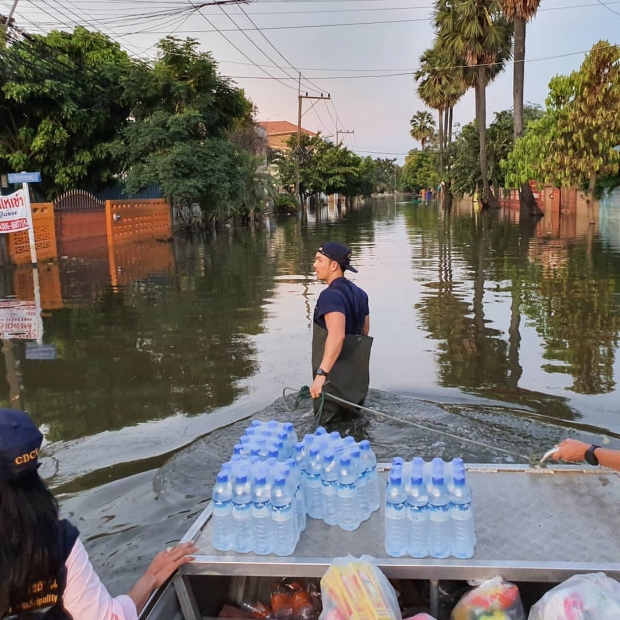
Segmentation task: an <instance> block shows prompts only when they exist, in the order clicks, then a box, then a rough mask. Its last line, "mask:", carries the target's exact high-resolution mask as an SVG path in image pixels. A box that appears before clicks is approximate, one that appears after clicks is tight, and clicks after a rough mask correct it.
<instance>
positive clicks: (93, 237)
mask: <svg viewBox="0 0 620 620" xmlns="http://www.w3.org/2000/svg"><path fill="white" fill-rule="evenodd" d="M54 214H55V220H56V238H57V239H58V254H59V256H84V255H85V254H88V253H89V252H91V251H93V250H97V249H99V250H100V249H101V248H105V247H106V246H107V234H108V233H107V226H106V212H105V202H104V201H103V200H99V199H98V198H96V197H95V196H93V195H92V194H91V193H89V192H85V191H82V190H72V191H69V192H66V193H65V194H62V196H59V197H58V198H57V199H56V200H55V201H54Z"/></svg>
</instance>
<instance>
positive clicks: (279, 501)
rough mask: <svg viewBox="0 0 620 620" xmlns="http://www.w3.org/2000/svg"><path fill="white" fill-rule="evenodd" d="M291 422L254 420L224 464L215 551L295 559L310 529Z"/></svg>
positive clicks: (217, 491)
mask: <svg viewBox="0 0 620 620" xmlns="http://www.w3.org/2000/svg"><path fill="white" fill-rule="evenodd" d="M296 443H297V435H296V434H295V431H294V429H293V425H292V424H290V423H286V424H281V423H279V422H276V421H275V420H272V421H270V422H259V421H254V422H252V425H251V426H250V427H249V428H248V429H247V430H246V432H245V434H244V435H243V437H242V438H241V439H240V441H239V443H237V444H236V445H235V447H234V449H233V455H232V456H231V458H230V460H229V461H228V462H226V463H224V464H223V465H222V468H221V469H220V472H219V473H218V474H217V477H216V482H215V486H214V488H213V493H212V500H213V516H212V519H213V546H214V547H215V548H216V549H218V550H219V551H236V552H237V553H250V552H253V553H256V554H258V555H267V554H270V553H275V554H276V555H281V556H286V555H291V554H292V553H293V552H294V551H295V547H296V546H297V542H298V541H299V536H300V534H301V532H303V531H304V530H305V529H306V504H305V495H304V489H303V486H302V478H301V476H300V474H299V471H298V469H297V464H296V463H295V460H294V459H293V458H291V456H292V454H293V446H294V445H295V444H296Z"/></svg>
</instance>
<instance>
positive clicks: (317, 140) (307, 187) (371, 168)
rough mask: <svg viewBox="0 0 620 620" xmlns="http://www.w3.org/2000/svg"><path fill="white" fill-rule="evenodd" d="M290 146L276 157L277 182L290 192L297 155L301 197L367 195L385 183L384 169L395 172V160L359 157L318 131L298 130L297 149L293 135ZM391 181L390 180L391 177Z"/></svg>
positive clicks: (293, 182) (292, 185)
mask: <svg viewBox="0 0 620 620" xmlns="http://www.w3.org/2000/svg"><path fill="white" fill-rule="evenodd" d="M288 146H289V147H290V150H289V151H288V152H287V153H283V154H281V155H280V156H279V157H278V159H277V160H276V163H277V166H278V178H279V182H280V185H281V186H282V187H284V188H285V189H286V190H287V191H288V192H290V193H292V192H293V191H294V187H295V180H296V158H297V157H299V162H300V167H299V189H300V193H301V196H302V198H303V199H304V200H305V199H306V198H307V197H309V196H319V195H321V194H327V195H331V194H341V195H343V196H348V197H352V196H369V195H371V194H372V193H373V192H375V191H377V190H378V189H381V188H384V187H386V186H387V183H388V182H389V181H390V180H389V179H385V175H386V171H387V170H389V171H391V172H392V173H393V176H394V178H395V174H396V173H395V172H394V168H393V165H394V164H393V162H394V161H395V160H373V159H372V158H371V157H366V158H361V157H359V156H358V155H356V154H355V153H352V152H351V151H349V150H348V149H347V148H346V147H345V146H343V145H342V144H340V145H335V144H333V143H332V142H329V141H327V140H324V139H323V138H322V137H321V135H320V134H317V135H316V136H307V135H305V134H302V137H301V143H300V148H299V151H298V153H297V154H296V153H295V150H294V149H295V148H296V146H297V137H296V136H294V137H291V138H290V140H289V142H288ZM391 182H392V184H393V183H394V182H393V181H391Z"/></svg>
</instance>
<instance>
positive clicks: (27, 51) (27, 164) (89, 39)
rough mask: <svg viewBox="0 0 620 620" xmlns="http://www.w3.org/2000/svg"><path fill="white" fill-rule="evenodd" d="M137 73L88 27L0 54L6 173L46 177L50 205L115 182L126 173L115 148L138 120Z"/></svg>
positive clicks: (0, 137) (1, 157) (0, 131)
mask: <svg viewBox="0 0 620 620" xmlns="http://www.w3.org/2000/svg"><path fill="white" fill-rule="evenodd" d="M130 67H131V61H130V59H129V58H128V56H127V54H126V53H125V52H124V51H122V50H121V48H120V45H119V44H118V43H115V42H113V41H111V40H110V39H109V38H108V37H106V36H105V35H103V34H101V33H98V32H90V31H88V30H86V29H85V28H81V27H78V28H76V29H75V30H74V32H72V33H70V32H62V31H57V30H54V31H52V32H50V33H49V34H48V35H45V36H43V35H28V36H27V37H24V38H21V39H19V40H16V41H14V42H12V44H11V45H9V46H8V47H6V48H5V49H3V50H0V75H1V76H2V83H1V84H0V116H1V117H2V120H3V122H2V126H1V128H0V167H2V168H4V169H5V170H7V171H20V170H37V171H40V172H41V173H42V183H41V185H40V186H39V188H38V189H40V190H41V191H42V192H43V193H44V194H45V195H46V197H48V198H53V197H55V196H56V195H58V194H59V193H61V192H63V191H66V190H68V189H73V188H81V189H89V190H96V189H100V188H101V187H103V186H104V185H105V184H107V183H109V182H110V181H112V179H113V178H114V176H115V175H116V174H117V173H118V171H119V168H120V167H119V164H118V162H117V161H116V160H115V158H114V157H113V155H112V151H111V148H110V147H111V145H112V144H113V142H114V140H115V139H116V137H117V135H118V132H119V131H120V130H121V128H122V127H123V126H124V125H125V124H126V123H127V118H128V116H129V114H130V105H129V102H128V101H127V98H126V96H125V90H124V80H125V77H126V75H127V73H128V71H129V69H130Z"/></svg>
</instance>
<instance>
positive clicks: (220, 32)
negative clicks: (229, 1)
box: [189, 0, 297, 91]
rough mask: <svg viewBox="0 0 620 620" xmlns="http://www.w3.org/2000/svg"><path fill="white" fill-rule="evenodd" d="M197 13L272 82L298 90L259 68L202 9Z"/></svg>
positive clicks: (190, 1) (190, 0)
mask: <svg viewBox="0 0 620 620" xmlns="http://www.w3.org/2000/svg"><path fill="white" fill-rule="evenodd" d="M189 3H190V4H191V5H192V6H194V4H193V2H192V0H189ZM197 11H198V13H199V15H201V16H202V18H203V19H204V20H205V21H206V22H207V23H208V24H209V25H210V26H211V28H213V29H214V30H215V31H216V32H218V33H219V34H220V35H221V36H222V37H223V38H224V40H225V41H227V42H228V43H229V44H230V45H232V46H233V47H234V48H235V49H236V50H237V51H238V52H239V53H240V54H241V55H242V56H243V57H244V58H246V59H247V60H249V61H250V62H251V63H252V64H253V65H254V66H255V67H257V68H258V69H260V70H261V71H262V72H263V73H266V74H267V75H268V76H269V77H270V78H271V79H272V80H276V81H277V82H279V83H280V84H282V86H286V88H290V89H291V90H295V91H296V90H297V89H296V88H295V87H294V86H291V85H290V84H287V83H286V82H284V81H282V79H280V78H277V77H275V76H274V75H271V73H269V71H267V70H266V69H263V68H262V67H259V66H258V65H257V64H256V63H255V62H254V61H253V60H252V59H251V58H250V57H249V56H248V55H247V54H246V53H245V52H243V51H242V50H241V49H240V48H239V47H237V46H236V45H235V44H234V43H233V42H232V41H231V40H230V39H229V38H228V37H227V36H226V35H225V34H223V31H221V30H219V29H218V28H216V27H215V26H214V25H213V23H212V22H211V20H210V19H208V17H207V16H206V15H205V14H204V13H203V12H202V11H201V10H200V9H197Z"/></svg>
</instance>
